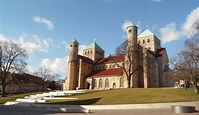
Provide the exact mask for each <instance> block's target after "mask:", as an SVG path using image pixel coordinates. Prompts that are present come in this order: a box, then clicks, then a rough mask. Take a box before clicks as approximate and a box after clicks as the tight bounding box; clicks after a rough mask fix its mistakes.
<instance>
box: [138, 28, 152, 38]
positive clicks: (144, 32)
mask: <svg viewBox="0 0 199 115" xmlns="http://www.w3.org/2000/svg"><path fill="white" fill-rule="evenodd" d="M151 35H155V34H154V33H153V32H151V31H150V30H149V29H146V30H145V31H143V32H142V33H141V34H140V35H138V37H145V36H151Z"/></svg>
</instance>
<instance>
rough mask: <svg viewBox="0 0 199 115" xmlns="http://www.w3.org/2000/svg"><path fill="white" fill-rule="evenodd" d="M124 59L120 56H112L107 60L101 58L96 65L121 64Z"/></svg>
mask: <svg viewBox="0 0 199 115" xmlns="http://www.w3.org/2000/svg"><path fill="white" fill-rule="evenodd" d="M123 59H124V57H123V56H121V55H119V56H110V57H107V58H101V59H99V60H98V61H97V62H95V63H96V64H103V63H114V62H121V61H123Z"/></svg>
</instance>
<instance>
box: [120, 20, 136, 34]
mask: <svg viewBox="0 0 199 115" xmlns="http://www.w3.org/2000/svg"><path fill="white" fill-rule="evenodd" d="M132 25H134V24H133V22H131V21H128V20H126V21H125V22H124V23H123V24H122V30H123V31H125V32H126V28H127V27H128V26H132Z"/></svg>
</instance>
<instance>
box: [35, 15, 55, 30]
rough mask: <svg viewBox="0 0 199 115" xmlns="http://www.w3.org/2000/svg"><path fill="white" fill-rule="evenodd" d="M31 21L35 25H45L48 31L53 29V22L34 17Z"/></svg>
mask: <svg viewBox="0 0 199 115" xmlns="http://www.w3.org/2000/svg"><path fill="white" fill-rule="evenodd" d="M33 20H34V21H35V22H37V23H41V24H45V25H46V26H47V27H48V29H49V30H52V29H53V28H54V24H53V22H51V21H50V20H47V19H45V18H40V17H39V16H35V17H33Z"/></svg>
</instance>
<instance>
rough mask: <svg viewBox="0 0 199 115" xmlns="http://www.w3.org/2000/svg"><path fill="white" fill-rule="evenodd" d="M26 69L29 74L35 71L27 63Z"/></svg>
mask: <svg viewBox="0 0 199 115" xmlns="http://www.w3.org/2000/svg"><path fill="white" fill-rule="evenodd" d="M26 69H27V70H28V73H30V74H34V72H35V71H36V69H35V68H33V67H31V66H29V65H27V66H26Z"/></svg>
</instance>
